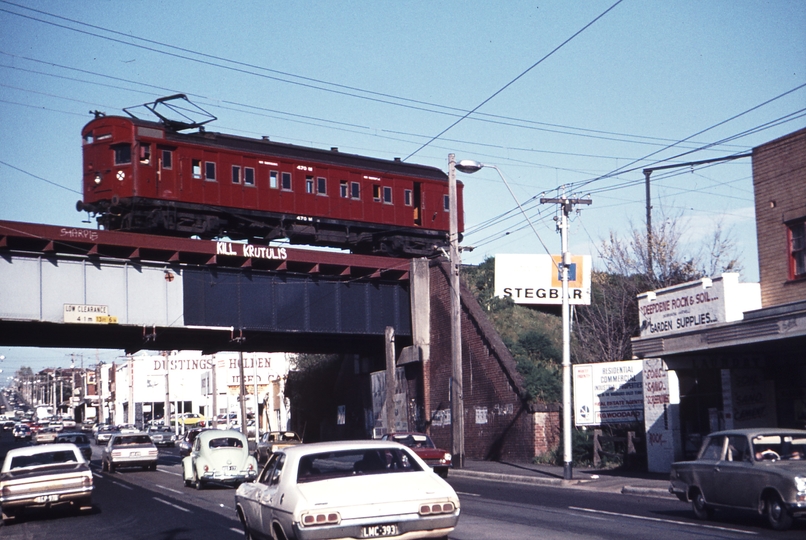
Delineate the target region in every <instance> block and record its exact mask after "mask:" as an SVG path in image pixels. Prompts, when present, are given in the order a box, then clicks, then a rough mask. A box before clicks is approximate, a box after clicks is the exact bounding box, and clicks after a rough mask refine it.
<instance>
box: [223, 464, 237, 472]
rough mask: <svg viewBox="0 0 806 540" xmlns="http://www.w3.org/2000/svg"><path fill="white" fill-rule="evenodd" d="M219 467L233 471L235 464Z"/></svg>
mask: <svg viewBox="0 0 806 540" xmlns="http://www.w3.org/2000/svg"><path fill="white" fill-rule="evenodd" d="M221 468H222V469H224V470H225V471H234V470H235V469H236V467H235V465H224V466H223V467H221Z"/></svg>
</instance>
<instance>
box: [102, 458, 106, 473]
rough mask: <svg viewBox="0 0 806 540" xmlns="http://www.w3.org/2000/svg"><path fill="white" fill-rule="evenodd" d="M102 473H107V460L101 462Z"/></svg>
mask: <svg viewBox="0 0 806 540" xmlns="http://www.w3.org/2000/svg"><path fill="white" fill-rule="evenodd" d="M101 472H106V460H102V461H101Z"/></svg>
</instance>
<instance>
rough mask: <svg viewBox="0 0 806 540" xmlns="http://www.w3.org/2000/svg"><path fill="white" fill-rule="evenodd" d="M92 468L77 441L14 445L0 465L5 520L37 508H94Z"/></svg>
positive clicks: (0, 503)
mask: <svg viewBox="0 0 806 540" xmlns="http://www.w3.org/2000/svg"><path fill="white" fill-rule="evenodd" d="M92 489H93V485H92V471H90V467H89V464H88V463H87V462H86V461H85V460H84V458H83V457H82V455H81V452H80V451H79V449H78V447H77V446H76V445H74V444H69V443H64V444H58V443H57V444H44V445H41V446H25V447H21V448H13V449H11V450H9V451H8V453H7V454H6V457H5V460H4V461H3V466H2V468H0V508H2V518H3V522H7V521H11V520H13V519H14V518H15V517H16V516H18V515H20V514H21V513H23V512H25V511H27V510H30V509H34V508H52V507H57V506H64V505H69V506H72V507H73V508H74V509H77V510H90V509H91V508H92Z"/></svg>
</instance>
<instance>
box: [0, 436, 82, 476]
mask: <svg viewBox="0 0 806 540" xmlns="http://www.w3.org/2000/svg"><path fill="white" fill-rule="evenodd" d="M66 451H69V452H73V453H75V454H76V456H77V460H78V461H80V462H84V457H83V456H82V455H81V450H79V449H78V446H76V445H75V444H73V443H55V444H42V445H38V446H22V447H20V448H12V449H11V450H9V451H8V453H7V454H6V459H5V461H3V468H2V472H6V471H7V470H8V469H6V467H7V466H8V465H9V464H10V463H11V460H12V459H13V458H15V457H19V456H35V455H37V454H49V453H51V452H66Z"/></svg>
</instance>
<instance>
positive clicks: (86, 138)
mask: <svg viewBox="0 0 806 540" xmlns="http://www.w3.org/2000/svg"><path fill="white" fill-rule="evenodd" d="M93 142H95V137H93V136H92V131H90V132H89V133H87V134H86V135H84V144H92V143H93Z"/></svg>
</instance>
